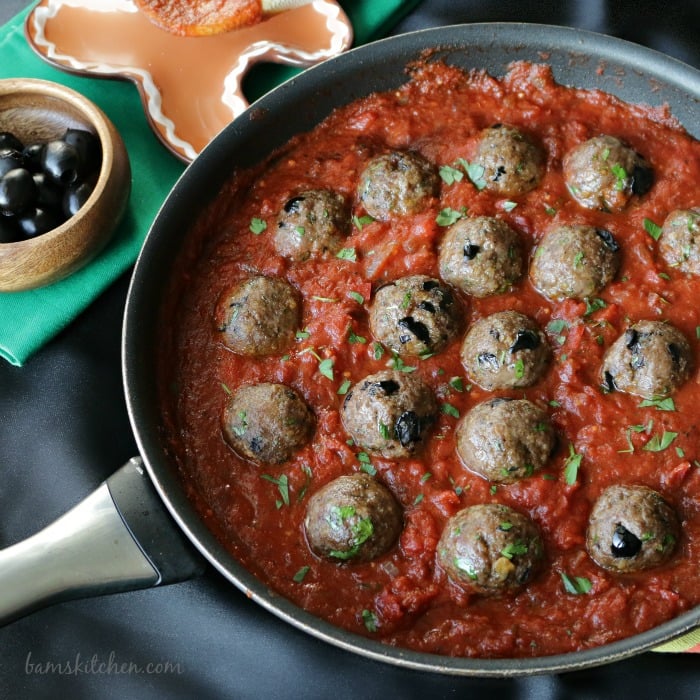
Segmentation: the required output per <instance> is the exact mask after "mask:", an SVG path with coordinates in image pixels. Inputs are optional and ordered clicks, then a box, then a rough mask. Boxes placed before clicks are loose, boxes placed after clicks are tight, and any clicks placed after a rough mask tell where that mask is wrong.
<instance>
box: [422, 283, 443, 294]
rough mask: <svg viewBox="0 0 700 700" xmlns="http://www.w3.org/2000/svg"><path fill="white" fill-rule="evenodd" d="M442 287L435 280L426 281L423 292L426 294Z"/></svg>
mask: <svg viewBox="0 0 700 700" xmlns="http://www.w3.org/2000/svg"><path fill="white" fill-rule="evenodd" d="M439 286H440V283H439V282H436V281H435V280H426V281H425V282H423V291H424V292H430V291H432V290H433V289H437V288H438V287H439Z"/></svg>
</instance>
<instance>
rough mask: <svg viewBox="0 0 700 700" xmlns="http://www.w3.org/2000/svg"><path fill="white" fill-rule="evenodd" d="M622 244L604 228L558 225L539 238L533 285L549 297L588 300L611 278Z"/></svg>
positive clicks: (531, 277)
mask: <svg viewBox="0 0 700 700" xmlns="http://www.w3.org/2000/svg"><path fill="white" fill-rule="evenodd" d="M619 267H620V246H619V245H618V243H617V241H616V240H615V238H614V237H613V235H612V234H611V233H610V232H609V231H606V230H605V229H596V228H594V227H593V226H584V225H574V226H558V227H556V228H553V229H551V230H550V231H548V232H547V233H546V234H545V235H544V237H543V238H542V240H541V241H540V243H539V245H538V246H537V249H536V250H535V255H534V256H533V258H532V263H531V265H530V280H531V281H532V284H533V285H534V286H535V287H536V288H537V290H539V291H540V292H541V293H542V294H544V295H545V296H546V297H548V298H549V299H553V300H554V301H560V300H561V299H566V298H572V299H585V298H587V297H590V296H593V295H594V294H597V293H598V292H599V291H600V290H601V289H603V287H605V285H606V284H608V283H609V282H611V281H612V279H613V278H614V277H615V275H616V274H617V270H618V268H619Z"/></svg>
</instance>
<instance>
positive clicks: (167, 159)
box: [0, 0, 420, 366]
mask: <svg viewBox="0 0 700 700" xmlns="http://www.w3.org/2000/svg"><path fill="white" fill-rule="evenodd" d="M419 1H420V0H347V2H342V3H341V4H342V6H343V9H344V10H345V12H346V13H347V15H348V17H349V18H350V20H351V22H352V24H353V29H354V33H355V44H356V45H357V44H362V43H366V42H368V41H371V40H372V39H376V38H378V37H380V36H381V35H382V33H383V32H385V31H388V29H389V28H390V27H391V26H392V25H393V24H394V23H396V22H397V21H398V20H399V19H400V18H401V17H402V16H403V15H404V14H405V13H407V12H408V11H409V10H410V9H411V8H412V7H414V6H415V5H416V4H418V2H419ZM30 9H31V8H28V9H27V10H25V11H24V12H21V13H19V14H18V15H17V16H15V17H14V18H13V19H12V20H10V21H9V22H8V23H7V24H5V25H4V26H3V27H0V78H19V77H22V78H42V79H44V80H52V81H54V82H57V83H61V84H63V85H67V86H68V87H71V88H73V89H74V90H77V91H78V92H79V93H81V94H83V95H84V96H85V97H87V98H88V99H90V100H92V101H93V102H94V103H95V104H96V105H98V106H99V107H100V108H101V109H102V110H103V111H104V112H105V113H106V114H107V116H108V117H109V118H110V119H111V121H112V122H113V123H114V125H115V126H116V128H117V130H118V131H119V132H120V134H121V136H122V138H123V139H124V143H125V144H126V148H127V151H128V153H129V158H130V160H131V170H132V190H131V198H130V201H129V206H128V209H127V212H126V215H125V216H124V219H123V220H122V221H121V223H120V225H119V227H118V228H117V231H116V233H115V236H114V238H113V240H112V241H111V242H110V243H109V245H108V246H107V248H106V249H105V250H104V251H103V252H102V253H101V254H100V255H99V256H98V257H97V258H96V259H95V260H93V261H92V262H91V263H90V264H89V265H87V266H86V267H84V268H83V269H81V270H79V271H78V272H76V273H74V274H73V275H71V276H70V277H68V278H67V279H65V280H61V281H60V282H57V283H55V284H53V285H50V286H48V287H42V288H40V289H36V290H31V291H26V292H5V293H0V356H2V357H4V358H5V359H6V360H8V361H9V362H11V363H12V364H13V365H17V366H21V365H22V364H24V363H25V362H26V361H27V359H28V358H29V357H31V355H32V354H33V353H34V352H36V351H37V350H38V349H39V348H41V347H42V346H43V345H44V344H45V343H47V342H48V341H49V340H50V339H51V338H53V337H54V336H55V335H56V334H57V333H58V332H59V331H61V330H62V329H63V328H65V327H66V326H67V325H68V324H69V323H70V322H71V321H72V320H73V319H74V318H75V317H76V316H78V314H80V313H81V312H82V311H83V310H84V309H85V308H86V307H87V306H88V305H89V304H90V303H91V302H92V301H93V300H94V299H95V298H96V297H97V296H98V295H99V294H101V293H102V292H103V291H104V290H105V289H106V288H107V286H108V285H109V284H111V283H112V282H113V281H114V280H116V279H117V278H118V277H119V276H120V275H121V274H123V273H124V272H125V271H126V270H128V269H129V267H130V266H131V265H132V264H133V262H134V261H135V259H136V256H137V255H138V252H139V249H140V248H141V244H142V242H143V239H144V237H145V235H146V233H147V232H148V229H149V228H150V225H151V223H152V221H153V219H154V218H155V215H156V213H157V212H158V209H159V208H160V206H161V204H162V203H163V201H164V199H165V198H166V196H167V194H168V192H169V191H170V189H171V187H172V186H173V184H174V183H175V181H176V180H177V178H178V177H179V176H180V174H181V173H182V171H183V169H184V167H185V166H184V164H183V163H181V162H180V161H179V160H177V159H176V158H175V157H174V156H173V155H172V154H170V152H169V151H168V150H167V149H166V148H165V147H164V146H162V145H161V143H160V141H158V139H157V138H156V137H155V135H154V134H153V132H152V131H151V129H150V127H149V126H148V122H147V120H146V117H145V114H144V111H143V109H142V107H141V101H140V99H139V96H138V92H137V90H136V87H135V86H134V85H133V84H132V83H130V82H126V81H117V80H105V79H100V78H89V77H83V76H77V75H72V74H70V73H66V72H63V71H60V70H58V69H56V68H53V67H51V66H50V65H49V64H47V63H46V62H44V61H43V60H42V59H40V58H39V57H38V56H37V55H36V54H35V53H34V52H33V51H32V49H31V48H30V46H29V45H28V44H27V41H26V39H25V37H24V21H25V18H26V16H27V14H29V11H30ZM271 68H275V69H277V68H280V69H281V70H278V71H265V70H261V71H260V72H259V73H256V74H255V75H251V76H250V77H249V79H248V81H247V83H246V86H245V89H246V93H247V95H248V98H249V99H250V100H251V101H252V100H254V99H256V98H257V97H258V96H260V95H261V94H264V93H265V92H267V90H269V89H270V88H272V87H274V86H275V85H276V84H278V83H279V82H281V81H282V80H285V79H287V78H288V77H291V76H292V75H294V74H295V73H297V72H299V69H292V68H282V67H279V66H274V67H271Z"/></svg>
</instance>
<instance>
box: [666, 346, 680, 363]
mask: <svg viewBox="0 0 700 700" xmlns="http://www.w3.org/2000/svg"><path fill="white" fill-rule="evenodd" d="M668 352H669V354H670V355H671V361H672V362H673V364H674V365H676V367H679V366H680V364H681V358H682V356H683V355H682V353H681V349H680V348H679V347H678V346H677V345H676V344H675V343H669V344H668Z"/></svg>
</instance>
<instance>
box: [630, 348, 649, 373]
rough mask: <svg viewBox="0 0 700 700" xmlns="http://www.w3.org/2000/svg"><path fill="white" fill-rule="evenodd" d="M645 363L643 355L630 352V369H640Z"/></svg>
mask: <svg viewBox="0 0 700 700" xmlns="http://www.w3.org/2000/svg"><path fill="white" fill-rule="evenodd" d="M645 364H646V360H645V359H644V355H639V354H637V353H636V352H635V353H633V354H632V359H631V360H630V367H631V368H632V369H635V370H637V369H641V368H642V367H644V365H645Z"/></svg>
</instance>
